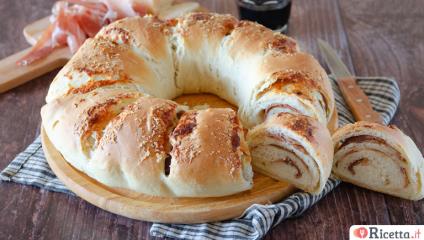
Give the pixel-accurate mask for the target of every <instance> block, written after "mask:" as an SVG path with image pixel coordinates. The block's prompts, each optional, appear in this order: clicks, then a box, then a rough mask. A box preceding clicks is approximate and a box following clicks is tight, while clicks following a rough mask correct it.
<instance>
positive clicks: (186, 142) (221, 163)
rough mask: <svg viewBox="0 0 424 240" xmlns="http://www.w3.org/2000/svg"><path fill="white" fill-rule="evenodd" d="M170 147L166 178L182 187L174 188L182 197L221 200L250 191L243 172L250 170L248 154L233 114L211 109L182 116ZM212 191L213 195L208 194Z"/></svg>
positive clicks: (248, 178) (249, 181)
mask: <svg viewBox="0 0 424 240" xmlns="http://www.w3.org/2000/svg"><path fill="white" fill-rule="evenodd" d="M171 144H172V151H171V156H172V160H171V166H170V174H169V176H168V178H169V181H170V184H172V185H174V186H183V185H184V186H185V187H175V188H174V189H177V190H178V191H181V194H184V195H187V194H190V192H191V194H193V195H196V194H197V195H210V196H213V195H215V196H219V195H221V196H222V195H227V194H228V193H230V192H234V189H242V190H247V189H249V188H250V187H251V185H252V182H251V178H250V177H251V173H249V172H246V171H249V168H250V156H249V151H248V148H247V145H246V143H245V141H244V136H243V129H242V127H241V125H240V123H239V121H238V118H237V115H236V112H235V111H234V110H232V109H229V108H226V109H224V108H211V109H207V110H198V111H196V110H191V111H188V112H186V113H184V114H183V115H182V116H181V119H180V121H179V123H178V125H177V126H176V128H175V129H174V131H173V133H172V135H171ZM246 169H247V170H246ZM250 171H251V170H250ZM247 175H249V176H248V177H247ZM193 189H195V191H194V192H192V191H193ZM212 189H213V191H214V194H210V193H208V192H211V190H212Z"/></svg>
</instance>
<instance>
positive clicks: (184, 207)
mask: <svg viewBox="0 0 424 240" xmlns="http://www.w3.org/2000/svg"><path fill="white" fill-rule="evenodd" d="M175 101H177V102H179V103H184V104H187V105H189V106H195V105H200V106H198V107H208V106H209V107H233V108H234V106H231V105H229V104H228V103H227V102H225V101H223V100H221V99H219V98H217V97H215V96H213V95H208V94H196V95H188V96H187V95H186V96H182V97H179V98H177V99H175ZM41 140H42V145H43V150H44V153H45V156H46V159H47V162H48V163H49V165H50V167H51V168H52V170H53V172H54V173H55V174H56V176H57V177H58V178H59V179H60V180H61V181H62V182H63V183H64V184H65V185H66V186H67V187H68V188H69V189H70V190H71V191H72V192H74V193H75V194H76V195H78V196H79V197H81V198H82V199H84V200H86V201H88V202H90V203H91V204H93V205H95V206H97V207H99V208H102V209H104V210H106V211H109V212H112V213H116V214H118V215H122V216H126V217H129V218H133V219H139V220H144V221H150V222H162V223H203V222H213V221H220V220H226V219H230V218H235V217H239V216H241V214H242V213H243V212H244V211H245V210H246V209H247V208H248V207H249V206H251V205H252V204H255V203H258V204H270V203H273V202H276V201H279V200H281V199H282V198H284V197H286V196H288V195H290V194H292V193H293V192H294V191H295V190H296V189H295V187H294V186H292V185H290V184H287V183H285V182H279V181H276V180H273V179H272V178H269V177H267V176H265V175H262V174H260V173H256V172H255V175H254V179H253V181H254V185H253V188H252V189H251V190H249V191H245V192H242V193H239V194H235V195H231V196H226V197H215V198H166V197H153V196H148V195H145V194H140V193H136V192H132V191H129V190H125V189H117V188H111V187H108V186H105V185H103V184H101V183H99V182H97V181H96V180H94V179H92V178H90V177H88V176H87V175H85V174H84V173H82V172H80V171H78V170H77V169H75V168H74V167H72V166H71V165H70V164H69V163H68V162H66V160H65V159H64V158H63V157H62V155H61V154H60V152H58V151H57V150H56V148H55V147H54V146H53V144H52V143H51V142H50V139H49V138H48V136H47V134H46V133H45V131H44V128H42V131H41Z"/></svg>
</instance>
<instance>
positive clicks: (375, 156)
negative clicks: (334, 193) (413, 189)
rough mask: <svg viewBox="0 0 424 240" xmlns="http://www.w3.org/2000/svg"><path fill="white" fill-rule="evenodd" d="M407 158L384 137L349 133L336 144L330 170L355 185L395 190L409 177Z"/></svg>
mask: <svg viewBox="0 0 424 240" xmlns="http://www.w3.org/2000/svg"><path fill="white" fill-rule="evenodd" d="M407 168H408V166H407V161H406V160H405V159H404V158H403V157H402V155H401V153H400V152H399V151H397V150H396V149H395V148H394V147H393V146H391V145H390V144H389V143H388V142H387V141H386V140H384V139H382V138H379V137H376V136H372V135H357V136H351V137H348V138H346V139H344V140H343V141H341V142H340V143H339V146H336V152H335V163H334V168H333V171H335V172H336V173H338V174H337V175H342V176H343V177H342V178H346V179H348V181H350V182H355V183H358V185H361V184H362V185H364V184H372V185H373V187H374V188H376V189H385V190H386V191H390V192H396V191H399V190H402V189H404V188H408V187H409V185H410V183H411V180H410V177H411V176H409V175H408V171H407Z"/></svg>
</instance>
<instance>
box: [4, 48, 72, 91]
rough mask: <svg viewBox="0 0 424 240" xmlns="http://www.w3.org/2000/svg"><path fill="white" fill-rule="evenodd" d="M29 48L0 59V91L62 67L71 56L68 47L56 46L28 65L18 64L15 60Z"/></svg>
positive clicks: (28, 49)
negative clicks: (47, 54) (44, 55)
mask: <svg viewBox="0 0 424 240" xmlns="http://www.w3.org/2000/svg"><path fill="white" fill-rule="evenodd" d="M30 50H31V48H27V49H25V50H23V51H21V52H18V53H15V54H14V55H12V56H9V57H7V58H5V59H2V60H0V93H2V92H5V91H7V90H9V89H12V88H14V87H16V86H19V85H21V84H23V83H26V82H28V81H29V80H32V79H34V78H36V77H39V76H41V75H43V74H45V73H47V72H50V71H52V70H54V69H56V68H58V67H62V66H63V65H65V64H66V62H67V61H68V60H69V58H70V57H71V53H70V52H69V49H68V48H58V49H56V50H54V51H53V52H52V53H51V54H50V55H49V56H47V57H45V58H43V59H40V60H38V61H36V62H34V63H32V64H30V65H28V66H18V65H16V61H18V60H19V59H21V58H22V57H23V56H24V55H25V54H27V53H28V52H29V51H30Z"/></svg>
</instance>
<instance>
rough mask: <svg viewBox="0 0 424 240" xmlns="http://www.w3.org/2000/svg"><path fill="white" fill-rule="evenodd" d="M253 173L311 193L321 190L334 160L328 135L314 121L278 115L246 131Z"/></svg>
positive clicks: (323, 128)
mask: <svg viewBox="0 0 424 240" xmlns="http://www.w3.org/2000/svg"><path fill="white" fill-rule="evenodd" d="M247 140H248V144H249V147H250V151H251V155H252V164H253V167H254V169H255V170H257V171H259V172H262V173H264V174H266V175H268V176H271V177H273V178H275V179H277V180H283V181H287V182H289V183H291V184H293V185H295V186H296V187H298V188H300V189H302V190H304V191H306V192H310V193H314V194H318V193H320V192H321V191H322V189H323V188H324V186H325V183H326V182H327V179H328V177H329V176H330V172H331V166H332V161H333V149H332V141H331V136H330V133H329V131H328V129H327V128H326V127H325V126H324V125H323V124H321V123H320V122H318V121H317V120H315V119H313V118H311V117H307V116H304V115H295V114H291V113H284V112H283V113H278V114H276V115H273V116H270V117H269V118H267V120H266V121H265V122H264V123H262V124H259V125H258V126H256V127H255V128H253V129H252V130H250V131H249V133H248V135H247Z"/></svg>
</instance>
